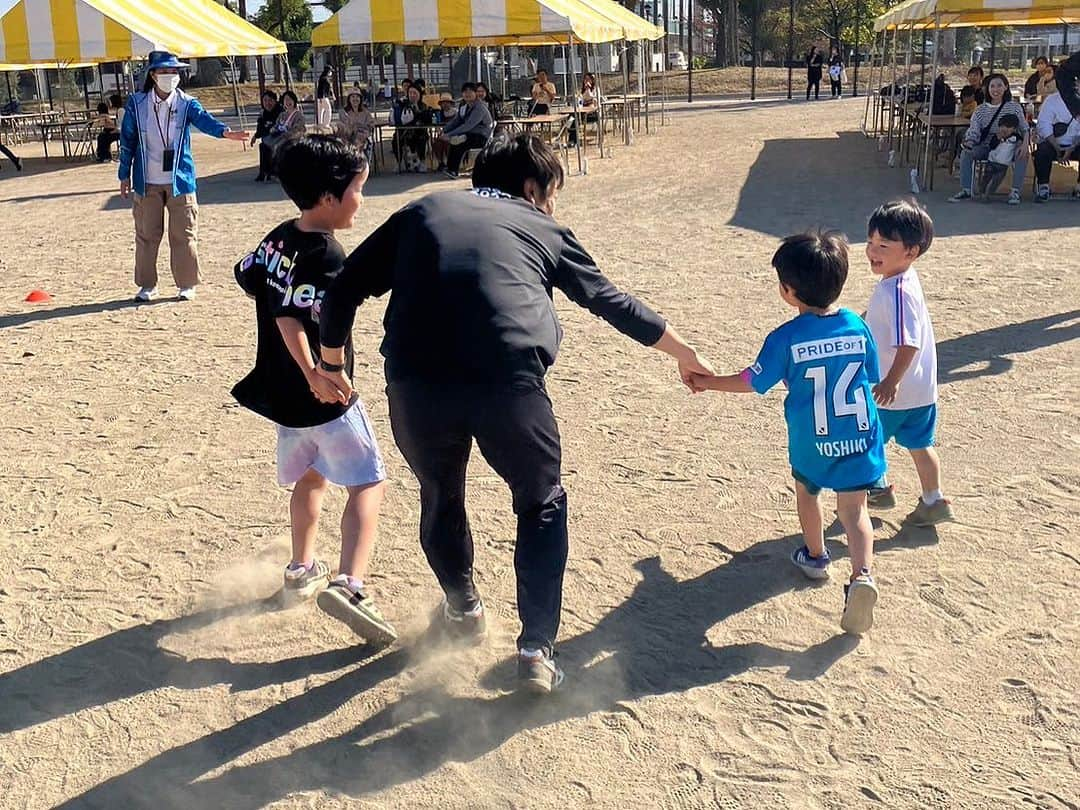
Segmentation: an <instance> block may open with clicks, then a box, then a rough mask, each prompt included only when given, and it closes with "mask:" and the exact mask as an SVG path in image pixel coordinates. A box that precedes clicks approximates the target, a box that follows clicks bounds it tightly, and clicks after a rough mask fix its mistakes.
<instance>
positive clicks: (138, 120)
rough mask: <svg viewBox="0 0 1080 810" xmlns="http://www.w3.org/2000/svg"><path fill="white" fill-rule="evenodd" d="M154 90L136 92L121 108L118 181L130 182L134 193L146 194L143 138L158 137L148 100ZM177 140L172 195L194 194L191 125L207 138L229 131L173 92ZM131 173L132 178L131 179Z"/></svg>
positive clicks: (184, 96) (195, 103) (197, 105)
mask: <svg viewBox="0 0 1080 810" xmlns="http://www.w3.org/2000/svg"><path fill="white" fill-rule="evenodd" d="M153 95H154V91H153V90H151V91H150V92H149V93H135V94H134V95H132V96H130V97H129V98H128V101H127V105H126V106H125V108H124V121H123V123H122V124H121V126H120V171H119V177H120V179H121V180H129V179H130V180H131V186H132V190H133V191H134V192H135V193H136V194H140V195H141V194H144V193H145V192H146V138H147V137H148V136H149V135H151V134H152V135H153V136H154V137H155V138H156V137H160V136H159V135H158V132H157V124H156V123H155V122H154V110H153V103H152V102H151V98H152V96H153ZM176 120H177V121H179V122H181V125H180V126H177V127H176V140H175V141H174V142H173V144H172V148H173V150H174V152H175V153H176V157H175V159H174V165H173V189H172V190H173V195H174V196H180V195H181V194H194V193H195V161H194V159H193V158H192V157H191V126H192V124H194V125H195V126H196V127H198V128H199V129H200V130H202V131H203V132H205V133H206V134H207V135H213V136H214V137H215V138H221V137H224V135H225V130H227V129H228V127H227V126H225V124H223V123H221V121H218V120H217V119H216V118H214V116H212V115H211V114H210V113H208V112H207V111H206V110H204V109H203V106H202V104H200V103H199V102H198V100H197V99H194V98H192V97H191V96H189V95H188V94H187V93H184V92H182V91H181V90H177V91H176ZM132 174H134V177H132Z"/></svg>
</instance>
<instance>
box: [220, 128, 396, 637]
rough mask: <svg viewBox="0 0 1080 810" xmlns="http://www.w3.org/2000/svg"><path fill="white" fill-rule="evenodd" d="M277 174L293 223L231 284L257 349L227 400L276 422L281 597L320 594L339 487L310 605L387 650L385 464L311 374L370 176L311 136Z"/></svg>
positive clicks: (335, 392) (339, 146)
mask: <svg viewBox="0 0 1080 810" xmlns="http://www.w3.org/2000/svg"><path fill="white" fill-rule="evenodd" d="M277 174H278V177H279V179H280V180H281V185H282V187H283V188H284V189H285V193H286V194H288V195H289V198H290V199H291V200H292V201H293V202H294V203H296V205H297V207H298V208H299V209H300V217H299V218H298V219H293V220H289V221H287V222H283V223H282V224H281V225H278V226H277V227H276V228H274V230H272V231H271V232H270V233H269V234H268V235H267V236H266V237H265V238H264V239H263V241H262V243H261V244H260V245H259V247H258V248H256V249H255V251H254V252H252V253H250V254H249V255H248V256H246V257H245V258H244V259H242V260H241V261H240V263H239V264H237V265H236V268H235V272H236V280H237V282H238V283H239V284H240V286H241V287H242V288H243V289H244V291H245V292H247V293H248V294H249V295H250V296H251V297H252V298H254V299H255V317H256V321H257V323H258V347H257V349H256V357H255V368H254V369H253V370H252V371H251V373H250V374H248V375H247V376H246V377H245V378H244V379H243V380H241V381H240V382H239V383H237V385H236V386H235V387H234V388H233V396H235V397H236V399H237V401H238V402H239V403H240V404H241V405H243V406H244V407H246V408H250V409H251V410H253V411H255V412H256V413H258V414H260V415H262V416H265V417H266V418H268V419H270V420H271V421H273V422H275V423H277V426H278V427H277V432H278V446H277V464H278V483H279V484H281V485H282V486H288V485H290V484H295V487H294V489H293V494H292V500H291V501H290V504H289V513H290V515H291V518H292V561H291V562H290V563H289V565H288V567H287V568H286V569H285V584H284V594H285V595H286V598H287V599H293V600H295V599H299V598H306V597H308V596H311V595H312V594H313V593H315V592H316V591H320V589H321V588H322V586H323V585H326V584H327V579H328V577H329V574H330V569H329V567H328V566H327V565H326V563H324V562H322V561H321V560H318V559H316V557H315V539H316V535H317V531H318V524H319V511H320V508H321V505H322V498H323V495H324V494H325V492H326V490H327V488H328V486H329V484H330V482H333V483H335V484H338V485H340V486H344V487H346V489H347V490H348V492H349V499H348V502H347V503H346V505H345V513H344V515H342V518H341V560H340V567H339V574H338V576H337V577H336V578H335V579H334V580H333V581H332V582H330V584H329V587H327V588H325V589H324V590H321V591H320V592H319V595H318V598H317V603H318V605H319V607H320V608H321V609H322V610H324V611H325V612H327V613H329V614H330V615H331V616H333V617H335V618H337V619H340V620H341V621H343V622H345V623H346V624H347V625H348V626H349V627H351V628H352V629H353V631H355V632H356V633H357V635H359V636H361V637H362V638H364V639H366V640H367V641H369V642H373V643H380V644H389V643H390V642H392V641H393V640H394V639H396V638H397V633H396V632H395V631H394V628H393V627H392V626H391V625H390V623H389V622H387V621H386V619H384V618H383V616H382V614H381V613H380V612H379V609H378V608H377V607H375V604H374V602H373V600H372V599H371V597H370V596H368V595H367V594H366V593H365V592H364V583H363V575H364V571H365V569H366V568H367V562H368V558H369V557H370V555H371V550H372V548H373V546H374V544H375V530H376V525H377V523H378V519H379V508H380V506H381V504H382V498H383V488H384V485H383V481H384V479H385V478H386V472H385V469H384V467H383V461H382V456H381V455H380V453H379V446H378V443H377V442H376V441H375V436H374V433H373V431H372V429H371V423H370V422H369V421H368V418H367V414H366V413H365V411H364V406H363V403H362V402H360V400H359V398H358V397H357V396H356V395H355V394H353V395H352V396H351V398H350V397H347V396H346V395H345V394H343V393H342V392H341V391H340V390H339V389H338V388H337V387H336V386H335V385H334V384H333V383H332V382H330V381H329V380H327V378H326V377H323V376H320V375H319V374H317V373H316V372H315V366H316V364H317V363H319V362H320V359H319V355H318V347H319V314H320V311H321V308H322V299H323V295H324V294H325V292H326V289H327V287H328V286H329V285H330V282H331V281H332V280H333V279H334V277H335V276H336V275H337V274H338V273H339V272H341V267H342V264H343V263H344V261H345V253H344V251H343V250H342V248H341V245H340V244H338V242H337V240H336V239H334V231H335V230H338V229H341V228H349V227H351V226H352V223H353V218H354V216H355V215H356V212H357V209H358V208H359V207H360V203H361V200H362V195H361V192H362V189H363V186H364V181H365V180H367V175H368V168H367V164H366V162H365V160H364V157H363V155H362V154H361V153H360V152H358V151H357V150H356V149H355V148H354V147H353V146H351V145H349V144H347V143H345V142H344V141H342V140H341V139H340V138H337V137H336V136H331V135H309V136H307V137H302V138H299V139H297V140H295V141H291V142H287V143H286V144H285V145H283V146H282V148H281V149H280V151H279V156H278V171H277ZM327 368H328V370H331V371H342V370H343V371H344V372H345V373H346V374H347V375H348V376H349V378H350V379H351V378H352V373H353V348H352V341H351V340H349V341H348V342H347V343H346V345H345V362H344V364H343V365H342V366H332V367H331V366H327Z"/></svg>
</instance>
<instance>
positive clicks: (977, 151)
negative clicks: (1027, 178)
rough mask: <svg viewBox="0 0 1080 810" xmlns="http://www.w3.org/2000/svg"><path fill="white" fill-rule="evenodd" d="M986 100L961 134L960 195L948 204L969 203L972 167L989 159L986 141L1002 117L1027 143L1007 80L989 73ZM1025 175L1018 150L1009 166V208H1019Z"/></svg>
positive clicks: (1020, 111) (1025, 127)
mask: <svg viewBox="0 0 1080 810" xmlns="http://www.w3.org/2000/svg"><path fill="white" fill-rule="evenodd" d="M987 93H988V94H989V99H988V100H987V101H985V102H983V103H982V104H980V105H979V107H978V109H976V110H975V114H974V115H973V116H972V117H971V125H970V126H969V127H968V128H967V132H965V133H964V140H963V143H962V148H963V152H961V154H960V191H959V193H957V194H955V195H954V196H952V197H950V198H949V201H950V202H960V201H961V200H970V199H971V198H972V197H973V194H972V188H973V185H974V180H975V163H976V162H977V161H980V160H986V159H987V158H988V157H989V156H990V148H991V147H990V140H991V138H992V137H993V135H994V133H995V132H997V125H998V124H999V123H1000V121H1001V116H1003V115H1015V116H1016V117H1017V119H1018V124H1019V127H1018V129H1019V132H1020V133H1021V135H1023V137H1024V142H1025V143H1026V142H1027V134H1028V124H1027V118H1026V117H1025V115H1024V108H1023V107H1021V106H1020V104H1018V103H1017V102H1015V101H1013V100H1012V93H1011V92H1010V90H1009V80H1008V79H1007V78H1005V75H1004V74H1003V73H991V74H990V76H989V83H988V84H987ZM1026 171H1027V156H1026V149H1020V150H1019V154H1018V155H1017V158H1016V163H1015V165H1014V166H1013V184H1012V191H1011V192H1010V194H1009V200H1008V202H1009V205H1019V204H1020V189H1022V188H1023V187H1024V174H1025V173H1026Z"/></svg>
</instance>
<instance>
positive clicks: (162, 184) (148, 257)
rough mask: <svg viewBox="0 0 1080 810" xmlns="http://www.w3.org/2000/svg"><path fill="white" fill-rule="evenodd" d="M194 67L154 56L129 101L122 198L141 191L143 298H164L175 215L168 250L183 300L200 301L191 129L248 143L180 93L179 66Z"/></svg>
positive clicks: (137, 211)
mask: <svg viewBox="0 0 1080 810" xmlns="http://www.w3.org/2000/svg"><path fill="white" fill-rule="evenodd" d="M186 67H187V65H186V64H185V63H184V62H181V61H180V60H179V59H177V58H176V57H175V56H174V55H173V54H171V53H168V52H166V51H153V52H152V53H151V54H150V58H149V64H148V65H147V69H146V82H145V83H144V85H143V90H142V92H141V93H135V94H133V95H132V96H130V97H129V98H128V101H127V106H126V107H125V109H124V118H123V122H122V123H121V127H120V171H119V179H120V196H121V197H123V198H124V199H127V198H128V197H130V196H131V194H132V192H134V194H135V200H134V204H133V206H132V207H133V210H134V215H135V284H136V286H138V288H139V292H138V293H137V294H136V296H135V300H136V301H149V300H151V299H152V298H155V297H156V296H157V257H158V248H159V247H160V246H161V238H162V237H163V236H164V235H165V212H166V211H168V212H169V253H170V264H171V268H172V274H173V279H174V280H175V281H176V286H177V288H178V289H179V297H180V299H181V300H185V301H189V300H191V299H192V298H194V297H195V287H196V285H197V284H198V283H199V257H198V253H197V246H198V213H199V207H198V203H197V202H196V199H195V161H194V159H193V158H192V155H191V127H192V125H194V126H195V127H196V128H197V129H199V130H201V131H202V132H205V133H206V134H207V135H213V136H214V137H215V138H228V139H229V140H233V141H245V140H247V139H248V138H249V137H250V134H249V133H247V132H236V131H233V130H231V129H229V128H228V127H227V126H225V124H223V123H222V122H221V121H219V120H218V119H216V118H215V117H214V116H212V115H211V114H210V113H208V112H207V111H206V110H204V109H203V106H202V104H200V103H199V102H198V101H197V100H196V99H194V98H192V97H191V96H189V95H188V94H187V93H185V92H183V91H182V90H180V73H179V71H180V69H181V68H186Z"/></svg>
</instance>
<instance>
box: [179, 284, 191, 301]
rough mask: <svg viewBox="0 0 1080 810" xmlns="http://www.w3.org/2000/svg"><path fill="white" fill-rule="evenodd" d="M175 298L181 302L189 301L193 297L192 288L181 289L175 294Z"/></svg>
mask: <svg viewBox="0 0 1080 810" xmlns="http://www.w3.org/2000/svg"><path fill="white" fill-rule="evenodd" d="M176 297H177V298H179V299H180V300H181V301H190V300H192V299H193V298H194V297H195V288H194V287H181V288H180V292H178V293H177V294H176Z"/></svg>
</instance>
